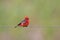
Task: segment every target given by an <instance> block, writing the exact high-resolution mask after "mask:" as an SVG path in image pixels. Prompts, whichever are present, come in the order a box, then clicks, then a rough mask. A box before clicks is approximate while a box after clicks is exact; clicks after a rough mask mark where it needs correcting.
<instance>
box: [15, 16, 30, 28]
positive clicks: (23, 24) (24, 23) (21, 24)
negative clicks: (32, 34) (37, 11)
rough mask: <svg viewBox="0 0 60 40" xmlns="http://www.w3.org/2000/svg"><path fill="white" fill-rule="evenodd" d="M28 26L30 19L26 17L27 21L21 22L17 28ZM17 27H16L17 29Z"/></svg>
mask: <svg viewBox="0 0 60 40" xmlns="http://www.w3.org/2000/svg"><path fill="white" fill-rule="evenodd" d="M28 25H29V18H28V16H25V19H24V20H23V21H21V22H20V23H19V24H18V25H17V26H22V27H28ZM17 26H15V28H16V27H17Z"/></svg>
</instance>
